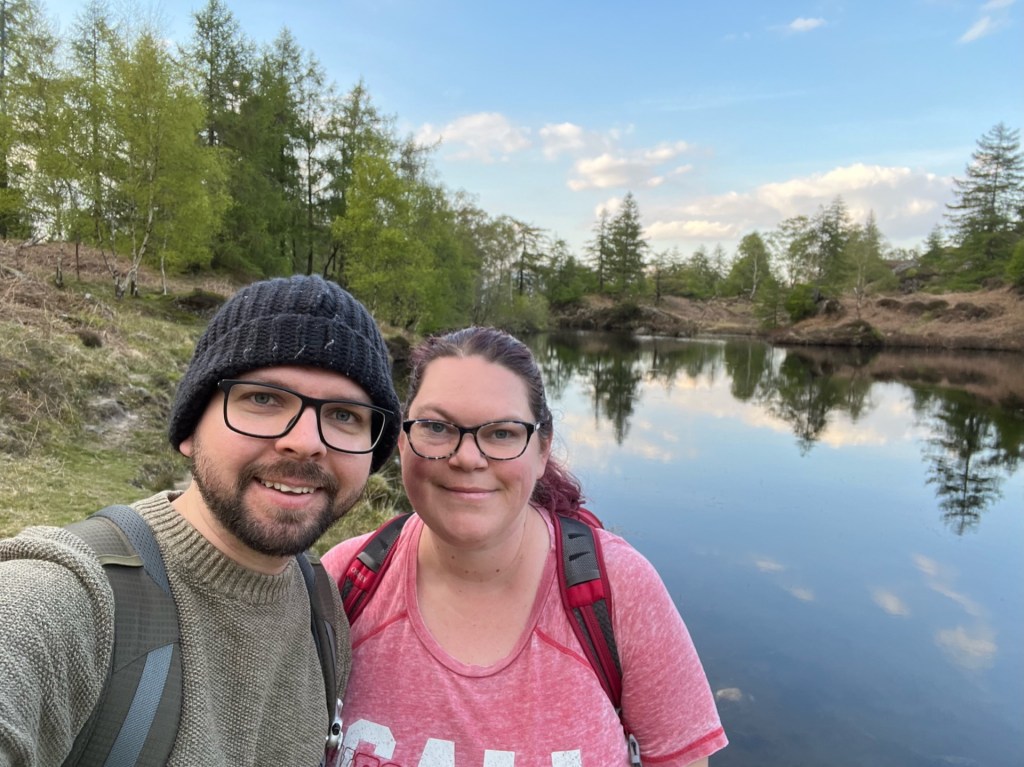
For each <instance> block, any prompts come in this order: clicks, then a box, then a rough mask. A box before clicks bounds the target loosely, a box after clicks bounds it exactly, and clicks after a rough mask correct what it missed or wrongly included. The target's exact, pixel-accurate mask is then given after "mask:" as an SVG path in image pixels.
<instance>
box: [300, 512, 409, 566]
mask: <svg viewBox="0 0 1024 767" xmlns="http://www.w3.org/2000/svg"><path fill="white" fill-rule="evenodd" d="M417 519H418V518H417V517H416V515H415V514H413V515H410V516H409V517H408V519H407V520H406V522H405V523H404V524H403V527H402V532H401V534H400V535H399V538H398V540H396V541H395V543H394V545H395V546H399V545H400V543H401V541H402V540H403V539H404V537H405V536H406V535H407V534H408V533H409V532H410V531H411V530H412V529H413V528H414V527H415V522H416V520H417ZM378 530H380V528H379V527H378V528H377V529H376V530H371V531H370V532H368V533H362V534H361V535H357V536H354V537H352V538H346V539H345V540H343V541H342V542H341V543H338V544H335V545H334V546H332V547H331V548H330V549H329V550H328V551H327V553H326V554H324V555H323V556H322V557H321V558H320V561H321V562H322V563H323V566H324V568H325V569H326V570H327V572H328V573H330V574H331V577H332V578H334V580H335V581H338V580H340V579H341V578H343V577H344V575H345V571H346V570H347V569H348V565H349V563H350V562H351V561H352V559H353V557H355V556H356V555H357V554H358V553H359V552H360V551H362V549H363V547H364V546H365V545H366V543H367V541H369V540H370V538H372V537H373V536H374V535H375V534H376V533H377V531H378Z"/></svg>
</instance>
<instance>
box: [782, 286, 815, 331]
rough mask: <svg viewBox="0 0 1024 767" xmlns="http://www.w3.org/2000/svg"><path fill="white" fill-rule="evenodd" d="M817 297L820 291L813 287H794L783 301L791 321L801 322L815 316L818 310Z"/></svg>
mask: <svg viewBox="0 0 1024 767" xmlns="http://www.w3.org/2000/svg"><path fill="white" fill-rule="evenodd" d="M817 296H818V289H817V288H815V287H814V286H813V285H807V284H800V285H794V286H793V287H792V288H791V289H790V291H789V293H788V294H787V295H786V297H785V299H784V301H783V306H784V307H785V309H786V313H787V314H788V315H789V319H790V320H791V321H793V322H799V321H800V320H804V319H807V318H808V317H811V316H813V315H814V312H815V310H816V308H817V303H816V300H815V299H816V298H817Z"/></svg>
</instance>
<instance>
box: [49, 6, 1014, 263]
mask: <svg viewBox="0 0 1024 767" xmlns="http://www.w3.org/2000/svg"><path fill="white" fill-rule="evenodd" d="M84 4H85V3H84V0H48V1H47V0H44V7H45V9H46V11H47V12H48V14H49V15H50V17H51V18H52V19H53V20H54V21H55V22H56V23H57V24H58V27H59V29H60V30H64V31H66V30H68V29H70V27H71V25H72V23H73V22H74V19H75V16H76V14H77V13H78V12H79V11H80V10H81V9H82V8H83V7H84ZM109 5H110V8H111V10H112V11H113V12H114V13H115V14H117V13H120V12H123V11H124V10H125V8H126V6H125V5H124V4H122V3H120V2H119V0H109ZM204 5H205V0H163V2H159V3H145V2H135V4H134V13H135V14H142V15H144V16H146V17H147V18H150V19H156V20H157V21H158V22H159V24H160V30H161V32H162V33H163V34H164V35H165V36H166V37H167V38H168V39H170V40H174V41H177V42H186V41H187V40H188V39H189V37H190V36H191V33H192V13H193V12H194V11H195V10H198V9H199V8H201V7H203V6H204ZM226 5H227V6H228V8H230V9H231V11H232V13H233V14H234V16H235V18H236V19H237V20H238V22H239V25H240V27H241V30H242V31H243V32H244V34H245V35H246V36H247V37H249V38H250V39H252V40H253V41H255V42H256V43H270V42H271V41H272V40H273V39H274V38H275V37H276V36H277V35H278V33H279V32H280V31H281V29H282V28H283V27H287V28H288V29H289V30H290V31H291V32H292V34H293V35H294V37H295V38H296V41H297V42H298V43H299V45H300V46H302V48H303V49H304V50H306V51H308V52H309V53H311V54H312V55H313V56H315V57H316V58H317V59H318V60H319V62H320V63H321V64H322V65H323V67H324V70H325V71H326V73H327V75H328V78H329V79H330V80H331V81H333V82H334V84H335V85H336V87H337V88H338V90H339V91H340V92H342V93H344V92H347V91H348V90H350V89H351V88H352V87H353V86H354V85H355V84H356V83H358V82H359V81H360V79H361V80H362V81H363V83H364V85H365V87H366V88H367V90H368V91H369V93H370V96H371V98H372V100H373V102H374V104H375V105H376V106H377V108H378V109H379V110H380V111H381V112H383V113H384V114H387V115H391V116H392V117H394V119H395V122H396V126H397V128H398V130H399V132H400V134H401V135H403V136H406V135H408V136H413V137H415V138H416V139H418V140H419V141H421V142H424V143H434V142H440V143H439V144H438V145H437V148H436V149H435V150H434V154H433V162H432V165H433V168H434V169H435V171H436V176H437V180H438V181H439V182H440V183H441V184H443V185H444V186H445V187H446V188H448V189H450V190H452V191H453V192H455V191H462V192H465V193H466V194H468V195H469V196H470V198H471V199H472V200H473V201H474V202H475V204H476V205H478V206H479V207H481V208H483V209H484V210H485V211H487V212H488V213H489V214H491V215H492V216H498V215H509V216H512V217H514V218H516V219H518V220H520V221H523V222H525V223H527V224H530V225H532V226H536V227H540V228H542V229H545V230H546V231H547V233H548V234H549V235H550V236H551V237H557V238H561V239H564V240H565V241H566V242H567V243H568V245H569V247H570V249H571V250H572V252H574V253H576V254H577V255H580V256H583V255H584V250H585V248H586V243H587V242H588V241H589V240H591V239H592V238H593V234H594V228H595V225H596V222H597V220H598V217H599V215H600V213H601V211H602V210H606V211H608V212H609V213H610V214H611V215H614V213H615V211H616V210H617V209H618V206H619V204H620V203H621V200H622V199H623V197H624V196H625V195H626V194H627V193H629V192H632V194H633V196H634V197H635V198H636V201H637V203H638V206H639V210H640V214H641V218H642V222H643V225H644V227H645V230H644V231H645V236H646V237H647V238H648V241H649V245H650V247H651V249H652V251H654V252H666V251H671V250H672V249H673V248H675V249H676V250H677V251H678V253H679V254H680V255H682V256H683V257H687V256H689V255H690V254H692V252H693V251H694V250H695V249H696V248H697V247H700V246H704V247H706V248H708V249H712V248H714V247H715V246H717V245H721V246H722V247H723V248H725V250H726V252H727V253H728V254H729V255H732V254H733V253H734V251H735V246H736V244H737V243H738V242H739V240H740V239H741V238H742V237H743V236H744V235H746V234H749V233H750V232H753V231H759V232H761V233H765V232H768V231H770V230H772V229H774V228H775V227H777V226H778V224H779V223H780V222H781V221H783V220H784V219H786V218H789V217H792V216H796V215H800V214H804V215H814V214H815V213H816V212H817V211H818V209H819V206H824V205H828V204H829V203H830V202H831V201H832V200H833V199H834V198H835V197H836V196H837V195H838V196H841V197H842V198H843V200H844V201H845V203H846V205H847V207H848V209H849V211H850V214H851V216H852V218H853V220H854V221H855V222H857V223H863V222H864V221H865V220H866V219H867V216H868V215H869V213H870V212H873V213H874V216H875V219H876V222H877V224H878V226H879V228H880V230H881V232H882V233H883V235H885V237H886V239H887V240H888V242H889V243H890V244H891V245H893V246H896V247H914V246H919V245H921V244H922V242H923V241H924V239H925V238H926V237H927V236H928V234H929V232H931V231H932V229H933V228H934V227H935V226H936V225H938V224H942V223H943V222H944V214H945V212H946V205H947V204H948V203H951V202H953V201H954V199H955V198H954V196H953V191H952V190H953V186H952V180H953V178H954V177H957V178H963V177H964V175H965V173H964V172H965V168H966V166H967V164H968V162H969V161H970V157H971V153H972V152H973V151H974V150H975V149H976V147H977V141H978V139H979V138H981V137H982V136H983V135H984V134H985V133H987V132H988V131H990V130H991V129H992V127H993V126H995V125H996V124H997V123H1000V122H1002V123H1004V124H1005V125H1006V126H1007V127H1009V128H1010V129H1012V130H1019V129H1020V128H1021V127H1022V126H1024V0H987V1H986V0H857V1H856V2H855V1H854V0H847V1H846V2H841V1H833V0H820V1H813V0H808V1H807V2H790V1H789V0H781V1H779V2H764V0H748V1H733V0H722V1H721V2H703V3H696V2H683V0H676V1H674V2H672V1H670V0H637V1H636V2H634V3H625V2H623V0H616V1H615V2H610V1H609V0H590V2H582V1H581V0H561V1H559V0H554V1H553V2H552V1H551V0H546V1H545V2H538V1H537V0H516V2H503V3H495V2H489V1H488V0H421V1H420V2H416V0H355V1H353V0H293V1H292V2H287V3H286V2H280V1H279V0H226Z"/></svg>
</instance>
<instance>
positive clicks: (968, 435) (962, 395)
mask: <svg viewBox="0 0 1024 767" xmlns="http://www.w3.org/2000/svg"><path fill="white" fill-rule="evenodd" d="M915 409H916V410H917V411H918V412H919V413H923V414H924V415H925V418H926V419H927V421H928V426H929V427H930V428H931V429H932V430H933V433H932V435H931V436H930V437H929V438H928V439H927V441H926V445H925V449H924V451H923V452H924V457H925V458H926V459H927V460H929V461H930V462H931V465H930V466H929V469H928V484H931V485H935V488H936V490H935V492H936V495H937V496H938V499H939V507H940V508H941V509H942V511H943V514H942V519H943V521H944V522H945V523H946V524H947V525H949V527H950V528H951V529H952V530H953V531H954V532H955V533H956V534H957V535H963V534H964V533H965V532H966V531H968V530H972V529H976V528H977V526H978V524H979V523H980V521H981V515H982V512H983V511H984V510H985V509H986V508H987V507H988V506H990V505H991V504H992V503H994V502H995V501H997V500H998V499H1000V498H1001V497H1002V484H1003V482H1004V481H1005V479H1006V477H1007V476H1008V475H1009V474H1011V473H1012V472H1013V471H1014V470H1016V468H1017V466H1018V465H1019V463H1020V460H1021V452H1022V446H1024V441H1022V435H1021V427H1020V423H1019V419H1012V418H1008V417H997V416H994V415H993V414H991V413H989V412H987V411H986V409H985V408H984V407H982V406H981V405H979V404H978V403H977V402H975V401H974V399H973V398H972V397H971V396H970V395H969V394H967V393H966V392H963V391H956V392H949V393H942V394H938V393H927V394H921V395H919V396H918V399H917V401H916V403H915Z"/></svg>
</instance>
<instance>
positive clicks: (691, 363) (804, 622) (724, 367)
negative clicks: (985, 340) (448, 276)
mask: <svg viewBox="0 0 1024 767" xmlns="http://www.w3.org/2000/svg"><path fill="white" fill-rule="evenodd" d="M530 343H531V346H532V347H533V349H534V351H535V353H536V354H537V356H538V358H539V360H540V361H541V364H542V369H543V371H544V375H545V381H546V383H547V386H548V390H549V397H550V398H551V400H552V402H551V404H552V409H553V410H554V412H555V419H556V421H555V429H556V433H557V434H559V435H560V437H559V439H558V440H557V443H556V449H557V450H559V451H560V452H561V454H562V455H563V457H565V458H566V459H567V460H568V461H569V463H570V465H571V467H572V468H573V470H574V471H575V473H576V474H577V475H578V476H579V477H580V478H581V480H582V482H583V485H584V491H585V493H586V494H587V496H588V498H589V502H588V506H589V507H590V508H591V509H592V510H593V511H595V512H596V513H597V514H598V515H599V516H600V517H601V518H602V519H603V520H604V521H605V524H606V525H607V526H608V527H609V528H611V529H613V530H615V531H616V532H618V533H619V534H621V535H623V536H624V537H625V538H627V539H628V540H629V541H631V542H632V543H633V544H634V545H635V546H636V547H637V548H638V549H639V550H640V551H641V552H643V553H644V554H645V555H646V556H647V557H648V559H650V560H651V561H652V562H653V563H654V564H655V566H656V567H657V568H658V570H659V571H660V572H661V574H662V577H663V578H664V580H665V582H666V584H667V585H668V588H669V591H670V592H671V594H672V596H673V598H674V599H675V601H676V604H677V605H678V607H679V609H680V612H681V613H682V615H683V618H684V620H685V621H686V623H687V625H688V627H689V629H690V632H691V634H692V635H693V637H694V641H695V643H696V644H697V649H698V650H699V652H700V654H701V657H702V659H703V661H704V664H705V667H706V670H707V672H708V677H709V679H710V682H711V686H712V689H713V690H714V691H715V692H716V696H717V698H718V705H719V710H720V713H721V716H722V720H723V723H724V724H725V728H726V731H727V733H728V735H729V738H730V741H731V745H730V746H729V747H728V748H727V749H725V751H723V752H721V753H720V754H718V755H716V756H715V757H713V758H712V764H713V766H714V767H729V766H730V765H745V766H747V765H755V764H756V765H759V766H761V767H765V766H767V767H795V766H797V765H811V766H814V767H818V766H819V765H820V766H830V767H845V766H846V765H850V766H853V765H856V766H857V767H861V766H863V765H872V766H873V767H880V766H886V765H892V766H893V767H932V766H934V767H940V766H943V767H948V766H949V765H955V766H958V767H971V766H974V765H978V766H979V767H981V766H983V767H1001V766H1003V765H1006V766H1009V765H1015V766H1018V767H1019V765H1022V764H1024V577H1022V575H1024V560H1022V553H1024V467H1022V466H1021V463H1022V458H1024V358H1021V357H1020V356H1012V355H1010V356H1001V355H992V354H989V355H967V354H959V355H956V354H926V353H909V352H907V353H902V354H899V353H891V352H884V353H879V354H875V355H873V356H872V355H869V356H858V355H855V354H850V353H848V352H842V351H838V350H814V349H791V350H784V349H779V348H772V347H769V346H766V345H762V344H759V343H756V342H749V341H746V340H743V341H722V340H714V341H699V340H698V341H681V340H670V339H653V338H652V339H628V338H618V337H609V336H601V335H595V334H572V335H564V336H563V335H559V336H555V335H551V336H542V337H538V338H535V339H532V340H531V341H530ZM620 598H621V597H620Z"/></svg>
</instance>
